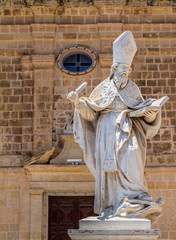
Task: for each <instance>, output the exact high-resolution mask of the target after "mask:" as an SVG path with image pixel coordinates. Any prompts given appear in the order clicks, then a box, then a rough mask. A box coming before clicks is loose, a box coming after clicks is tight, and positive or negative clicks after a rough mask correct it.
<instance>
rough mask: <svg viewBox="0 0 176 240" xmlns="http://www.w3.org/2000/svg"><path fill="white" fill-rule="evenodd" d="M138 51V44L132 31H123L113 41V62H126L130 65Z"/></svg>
mask: <svg viewBox="0 0 176 240" xmlns="http://www.w3.org/2000/svg"><path fill="white" fill-rule="evenodd" d="M136 51H137V46H136V42H135V40H134V37H133V34H132V32H130V31H126V32H124V33H122V34H121V35H120V36H119V37H118V38H117V39H116V40H115V41H114V42H113V64H115V63H124V64H127V65H128V66H130V65H131V63H132V61H133V58H134V55H135V53H136Z"/></svg>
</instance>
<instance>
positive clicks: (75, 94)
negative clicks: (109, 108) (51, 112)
mask: <svg viewBox="0 0 176 240" xmlns="http://www.w3.org/2000/svg"><path fill="white" fill-rule="evenodd" d="M86 86H87V82H83V83H82V84H81V85H80V86H79V87H78V88H77V89H75V91H71V92H70V93H69V94H68V96H67V98H68V99H69V100H70V101H72V102H74V104H75V105H77V104H78V103H79V96H78V93H80V92H81V91H82V90H83V89H84V88H85V87H86Z"/></svg>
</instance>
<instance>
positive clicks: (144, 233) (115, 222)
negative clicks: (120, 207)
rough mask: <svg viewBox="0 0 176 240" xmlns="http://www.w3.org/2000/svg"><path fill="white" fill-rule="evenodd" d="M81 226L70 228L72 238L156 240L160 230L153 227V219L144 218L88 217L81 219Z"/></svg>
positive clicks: (90, 239) (78, 239) (77, 239)
mask: <svg viewBox="0 0 176 240" xmlns="http://www.w3.org/2000/svg"><path fill="white" fill-rule="evenodd" d="M79 226H80V228H79V229H69V230H68V234H69V236H70V237H71V239H72V240H83V239H84V240H118V239H119V240H134V239H135V240H155V239H157V238H158V236H159V232H160V231H159V230H156V229H151V221H150V220H147V219H144V218H121V217H120V218H119V217H115V218H111V219H108V220H101V219H100V218H99V217H88V218H85V219H82V220H80V223H79Z"/></svg>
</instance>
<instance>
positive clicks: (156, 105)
mask: <svg viewBox="0 0 176 240" xmlns="http://www.w3.org/2000/svg"><path fill="white" fill-rule="evenodd" d="M168 99H169V98H168V97H167V96H165V97H162V98H160V99H158V100H156V101H154V102H152V104H150V106H147V107H143V108H140V109H138V110H135V111H132V112H130V113H128V116H129V117H142V116H144V113H145V112H148V111H154V112H158V111H159V110H160V109H161V108H162V106H163V105H164V104H165V103H166V102H167V100H168Z"/></svg>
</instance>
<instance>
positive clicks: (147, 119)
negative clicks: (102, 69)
mask: <svg viewBox="0 0 176 240" xmlns="http://www.w3.org/2000/svg"><path fill="white" fill-rule="evenodd" d="M136 51H137V47H136V43H135V40H134V37H133V35H132V33H131V32H130V31H126V32H124V33H123V34H121V35H120V36H119V37H118V38H117V39H116V40H115V41H114V43H113V65H112V67H111V74H110V76H109V77H108V78H107V79H106V80H104V81H103V82H102V83H100V84H99V85H98V86H97V87H96V88H95V89H94V90H93V92H92V93H91V94H90V96H89V97H81V98H79V95H78V93H77V91H72V92H70V93H69V95H68V99H69V100H71V101H72V102H74V104H75V112H74V127H73V132H74V137H75V141H76V142H78V143H79V145H80V147H81V148H82V150H83V153H84V160H85V162H86V164H87V166H88V168H89V169H90V171H91V172H92V174H93V175H94V176H95V204H94V211H95V213H97V214H99V215H100V216H101V217H102V218H103V217H104V218H109V217H113V216H131V215H132V216H141V217H146V218H149V219H152V218H154V217H156V216H158V215H159V214H160V212H161V202H162V199H161V198H159V199H158V200H157V201H156V202H154V201H153V200H152V197H151V196H150V195H149V193H148V189H147V184H146V180H145V176H144V167H145V163H146V146H147V143H146V139H150V138H152V137H154V136H155V135H156V134H157V132H158V130H159V128H160V124H161V107H162V106H163V104H164V103H165V102H166V101H167V99H168V98H167V97H163V98H161V99H159V100H156V99H151V98H149V99H147V100H144V99H143V97H142V95H141V93H140V90H139V88H138V87H137V85H136V84H135V83H134V82H133V81H132V80H131V79H129V78H128V75H129V73H130V71H131V67H130V66H131V63H132V61H133V58H134V55H135V53H136Z"/></svg>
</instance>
